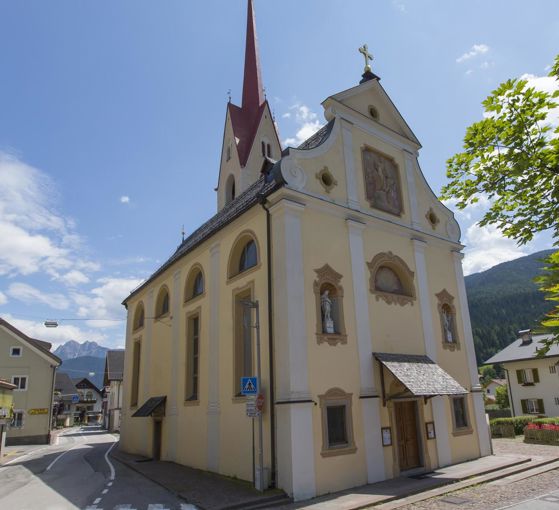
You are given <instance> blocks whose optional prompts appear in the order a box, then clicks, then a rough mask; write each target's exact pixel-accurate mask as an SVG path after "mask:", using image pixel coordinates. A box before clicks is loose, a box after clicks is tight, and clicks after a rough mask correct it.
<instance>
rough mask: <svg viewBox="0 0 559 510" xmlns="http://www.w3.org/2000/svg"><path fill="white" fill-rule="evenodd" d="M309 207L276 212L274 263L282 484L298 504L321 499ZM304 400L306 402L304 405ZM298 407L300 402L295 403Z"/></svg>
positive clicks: (284, 204) (286, 206)
mask: <svg viewBox="0 0 559 510" xmlns="http://www.w3.org/2000/svg"><path fill="white" fill-rule="evenodd" d="M304 209H305V206H304V205H302V204H299V203H296V202H293V201H290V200H286V199H284V200H281V201H280V202H279V203H277V204H275V205H274V206H273V207H271V209H270V211H271V214H272V222H273V228H272V232H273V236H274V237H273V240H272V241H273V244H274V248H275V251H274V254H275V258H274V260H275V262H274V266H273V271H274V274H273V284H274V290H275V292H274V315H275V317H276V320H275V321H274V322H275V328H276V329H275V331H276V338H278V339H279V338H281V342H277V343H276V345H277V356H276V366H277V370H276V373H277V374H278V375H277V389H278V393H277V400H278V401H284V402H285V401H293V403H286V404H283V405H280V406H278V408H280V409H278V415H277V428H278V442H279V443H280V444H282V447H281V448H278V478H279V481H280V484H281V487H282V488H283V489H284V490H286V492H288V493H289V494H290V495H292V496H293V498H294V499H295V500H296V501H299V500H303V499H308V498H311V497H313V496H315V495H316V481H315V466H314V436H313V417H312V408H313V404H312V403H311V402H310V400H311V396H310V392H309V377H308V337H307V322H306V315H305V278H304V267H303V243H302V232H301V215H302V213H303V211H304ZM301 400H303V401H306V402H301ZM295 401H299V402H295Z"/></svg>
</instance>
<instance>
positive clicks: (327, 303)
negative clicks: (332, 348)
mask: <svg viewBox="0 0 559 510" xmlns="http://www.w3.org/2000/svg"><path fill="white" fill-rule="evenodd" d="M314 271H315V273H316V274H317V279H316V280H315V282H314V284H313V290H314V295H315V302H316V337H317V341H318V343H319V344H321V343H323V342H328V344H329V345H336V344H338V343H342V344H345V343H346V342H347V335H346V332H345V324H344V308H343V297H344V289H343V287H342V286H341V285H340V281H341V279H342V275H341V274H339V273H337V272H336V271H334V270H333V269H332V268H331V267H330V266H329V265H328V264H324V266H322V267H321V268H320V269H315V270H314Z"/></svg>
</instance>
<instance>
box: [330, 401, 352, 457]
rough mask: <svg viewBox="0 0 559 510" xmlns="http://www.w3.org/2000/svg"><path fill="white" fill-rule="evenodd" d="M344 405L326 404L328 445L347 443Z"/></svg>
mask: <svg viewBox="0 0 559 510" xmlns="http://www.w3.org/2000/svg"><path fill="white" fill-rule="evenodd" d="M345 413H346V406H345V405H341V406H328V407H327V408H326V419H327V423H328V446H329V447H332V446H342V445H347V426H346V414H345Z"/></svg>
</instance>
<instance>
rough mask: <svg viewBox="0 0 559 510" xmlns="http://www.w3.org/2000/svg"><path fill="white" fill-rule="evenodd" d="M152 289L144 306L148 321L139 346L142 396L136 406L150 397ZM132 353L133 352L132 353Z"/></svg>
mask: <svg viewBox="0 0 559 510" xmlns="http://www.w3.org/2000/svg"><path fill="white" fill-rule="evenodd" d="M153 293H154V291H153V289H151V290H150V291H148V295H147V298H146V304H145V306H146V307H145V308H144V310H145V314H146V317H148V319H146V320H145V328H144V331H145V333H144V335H143V336H142V343H141V345H140V349H141V350H140V360H141V364H142V367H141V369H140V380H141V381H142V394H141V395H138V405H139V406H141V405H142V404H143V402H141V400H142V399H144V400H147V399H148V398H149V397H150V396H151V395H150V393H149V390H150V380H149V379H150V368H151V343H152V342H153V320H154V319H153V318H152V317H153V316H154V314H155V309H154V307H153ZM132 352H133V351H132Z"/></svg>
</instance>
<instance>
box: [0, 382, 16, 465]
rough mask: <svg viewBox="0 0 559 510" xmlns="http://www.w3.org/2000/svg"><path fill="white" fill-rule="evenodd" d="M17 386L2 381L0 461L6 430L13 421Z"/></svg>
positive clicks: (0, 395)
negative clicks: (14, 392) (14, 391)
mask: <svg viewBox="0 0 559 510" xmlns="http://www.w3.org/2000/svg"><path fill="white" fill-rule="evenodd" d="M15 389H16V385H15V384H12V383H9V382H8V381H4V380H3V379H0V459H1V458H2V450H4V445H5V444H6V430H7V427H8V425H9V423H10V422H11V420H12V414H13V407H14V396H13V390H15Z"/></svg>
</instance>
